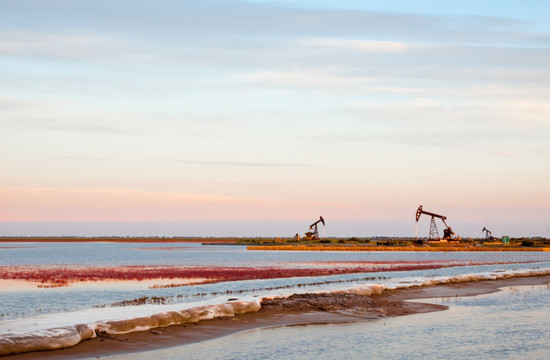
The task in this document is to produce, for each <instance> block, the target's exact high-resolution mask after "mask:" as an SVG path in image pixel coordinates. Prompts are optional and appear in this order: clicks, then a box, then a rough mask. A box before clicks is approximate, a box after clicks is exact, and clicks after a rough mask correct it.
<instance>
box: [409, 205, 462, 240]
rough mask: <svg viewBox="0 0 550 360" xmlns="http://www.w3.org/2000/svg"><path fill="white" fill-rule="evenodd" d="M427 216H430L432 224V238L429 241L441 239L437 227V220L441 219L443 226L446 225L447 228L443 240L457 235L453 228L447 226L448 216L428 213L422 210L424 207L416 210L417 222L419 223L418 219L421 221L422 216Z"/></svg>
mask: <svg viewBox="0 0 550 360" xmlns="http://www.w3.org/2000/svg"><path fill="white" fill-rule="evenodd" d="M422 214H425V215H428V216H431V217H432V219H431V223H430V236H429V237H428V240H430V239H432V238H433V239H439V232H438V231H437V226H436V225H435V218H438V219H441V221H443V224H445V226H446V228H445V229H444V230H443V239H451V238H452V237H453V235H454V234H455V233H454V232H453V230H452V229H451V227H450V226H449V225H447V223H446V222H445V220H446V219H447V217H446V216H443V215H439V214H434V213H431V212H428V211H424V210H422V205H420V206H419V207H418V210H416V222H417V223H418V219H420V215H422Z"/></svg>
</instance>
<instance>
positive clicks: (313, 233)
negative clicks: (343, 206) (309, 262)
mask: <svg viewBox="0 0 550 360" xmlns="http://www.w3.org/2000/svg"><path fill="white" fill-rule="evenodd" d="M319 223H322V224H323V226H325V219H323V217H322V216H319V220H317V221H316V222H314V223H313V224H311V225H309V231H308V232H307V233H306V234H305V235H306V236H305V238H304V239H305V240H319V230H318V229H317V224H319Z"/></svg>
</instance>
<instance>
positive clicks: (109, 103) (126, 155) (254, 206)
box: [0, 0, 550, 237]
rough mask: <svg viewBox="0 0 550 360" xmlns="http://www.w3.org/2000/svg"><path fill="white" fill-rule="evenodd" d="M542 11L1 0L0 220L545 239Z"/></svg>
mask: <svg viewBox="0 0 550 360" xmlns="http://www.w3.org/2000/svg"><path fill="white" fill-rule="evenodd" d="M548 7H549V5H547V2H544V1H521V2H520V1H460V2H458V1H384V2H381V1H339V2H333V1H249V2H245V1H185V2H177V1H155V2H152V1H116V2H115V1H75V2H72V1H2V0H0V8H1V9H2V11H0V84H1V85H0V166H1V168H2V169H3V170H2V172H1V174H0V200H1V201H0V203H1V205H0V217H1V219H0V221H4V222H5V223H4V224H3V228H4V229H5V233H6V234H7V235H13V234H18V235H50V234H62V235H72V234H75V235H79V233H78V232H79V231H81V234H84V235H86V234H91V233H93V234H105V235H119V234H122V235H143V234H145V235H155V234H158V235H204V236H209V235H215V236H220V235H242V236H250V235H257V236H262V235H264V236H287V235H289V236H290V235H294V233H297V232H298V233H303V232H305V231H306V230H307V225H309V223H310V220H315V219H317V218H318V216H319V215H323V216H324V217H325V218H326V219H327V221H329V223H330V228H327V231H328V234H329V235H333V236H371V235H399V236H407V235H414V213H415V211H416V208H417V207H418V205H420V204H423V205H424V207H425V208H426V209H428V210H430V211H434V212H440V213H443V214H445V215H447V217H448V219H449V222H450V225H451V226H453V228H454V229H455V230H456V231H457V233H458V234H459V235H461V236H481V229H482V228H483V227H484V226H487V227H488V228H490V229H491V230H492V231H493V233H495V234H497V235H499V234H501V235H513V236H514V235H526V236H546V237H550V200H549V199H550V191H549V189H548V185H547V183H548V180H549V178H550V176H549V175H550V170H549V169H550V167H549V166H548V159H549V156H550V145H548V141H547V139H548V138H549V136H550V119H549V117H548V114H549V110H550V105H549V103H548V100H547V99H548V98H549V95H550V89H549V86H548V84H549V83H550V66H549V64H550V29H549V28H548V23H547V21H546V19H545V18H544V16H545V14H547V13H548V10H549V9H548ZM107 222H109V224H108V225H107V224H106V223H107ZM136 222H142V224H141V225H139V226H135V225H131V224H135V223H136ZM233 222H234V223H235V224H239V225H236V226H233V227H232V226H229V225H228V224H231V223H233ZM69 223H73V225H72V226H68V225H67V224H69ZM77 223H78V224H82V225H78V226H75V225H74V224H77ZM301 223H303V224H304V226H303V227H300V226H299V225H298V224H301ZM86 224H88V225H86ZM144 224H150V225H144ZM427 227H428V223H427V221H426V223H425V224H420V228H419V232H420V235H423V232H425V233H426V234H425V235H427V231H428V229H427ZM69 229H70V230H69ZM78 229H80V230H78ZM136 229H137V230H136ZM147 229H148V230H147ZM226 231H227V232H229V233H227V234H226V233H225V232H226ZM0 235H2V232H1V231H0Z"/></svg>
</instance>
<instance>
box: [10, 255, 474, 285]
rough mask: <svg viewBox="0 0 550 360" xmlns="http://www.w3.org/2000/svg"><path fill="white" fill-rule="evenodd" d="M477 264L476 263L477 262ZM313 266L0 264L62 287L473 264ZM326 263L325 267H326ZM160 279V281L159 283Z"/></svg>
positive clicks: (16, 276)
mask: <svg viewBox="0 0 550 360" xmlns="http://www.w3.org/2000/svg"><path fill="white" fill-rule="evenodd" d="M479 264H480V263H475V265H479ZM324 265H325V266H319V265H318V266H312V267H303V266H299V265H298V266H296V267H290V266H287V267H206V266H191V267H190V266H169V265H157V266H105V267H97V266H81V265H57V266H39V265H36V266H21V265H19V266H0V279H4V280H25V281H28V282H32V283H35V284H36V285H37V286H38V287H46V288H51V287H62V286H69V285H71V284H73V283H83V282H105V281H133V282H136V281H137V282H144V281H151V280H162V281H156V284H150V285H151V286H154V285H157V286H156V287H157V288H160V287H176V286H187V285H195V284H206V283H215V282H222V281H239V280H259V279H275V278H290V277H313V276H328V275H341V274H352V273H371V272H383V271H414V270H429V269H438V268H444V267H452V266H466V265H472V263H470V262H465V263H458V262H448V263H446V262H435V263H434V262H431V261H427V262H401V261H398V262H397V261H396V262H365V263H361V262H359V263H358V262H353V263H345V262H344V263H342V262H339V263H335V264H332V265H329V264H324ZM327 265H328V266H327ZM159 282H160V284H159Z"/></svg>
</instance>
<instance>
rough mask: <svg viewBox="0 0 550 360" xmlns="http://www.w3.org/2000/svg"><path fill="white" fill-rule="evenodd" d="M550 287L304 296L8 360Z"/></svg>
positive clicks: (107, 350) (157, 345) (387, 313)
mask: <svg viewBox="0 0 550 360" xmlns="http://www.w3.org/2000/svg"><path fill="white" fill-rule="evenodd" d="M549 284H550V276H537V277H521V278H509V279H502V280H488V281H476V282H467V283H458V284H446V285H439V286H432V287H417V288H411V289H401V290H393V291H385V292H383V293H382V294H381V295H372V296H362V295H357V294H350V293H336V294H326V293H325V294H300V295H293V296H291V297H289V298H275V299H271V300H269V301H268V300H265V301H263V302H262V308H261V310H260V311H258V312H256V313H247V314H243V315H238V316H235V317H228V318H218V319H214V320H209V321H202V322H197V323H187V324H183V325H177V326H170V327H164V328H156V329H152V330H148V331H142V332H134V333H129V334H123V335H105V336H98V337H96V338H93V339H90V340H87V341H84V342H82V343H80V344H78V345H76V346H74V347H72V348H68V349H62V350H54V351H44V352H34V353H25V354H20V355H13V356H7V357H5V358H6V359H10V360H12V359H13V360H15V359H54V358H55V359H75V358H93V357H106V356H111V355H117V354H128V353H133V352H139V351H146V350H154V349H162V348H166V347H171V346H177V345H184V344H189V343H194V342H199V341H205V340H210V339H215V338H218V337H222V336H226V335H230V334H233V333H237V332H242V331H247V330H251V329H258V328H266V327H273V326H289V325H301V324H324V323H345V322H357V321H368V320H376V319H381V318H385V317H391V316H402V315H408V314H414V313H423V312H431V311H441V310H445V309H446V308H447V307H446V306H442V305H436V304H426V303H419V302H406V300H413V299H426V298H437V297H444V298H449V297H456V296H475V295H480V294H487V293H492V292H496V291H498V289H499V288H504V287H510V286H525V285H549Z"/></svg>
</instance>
